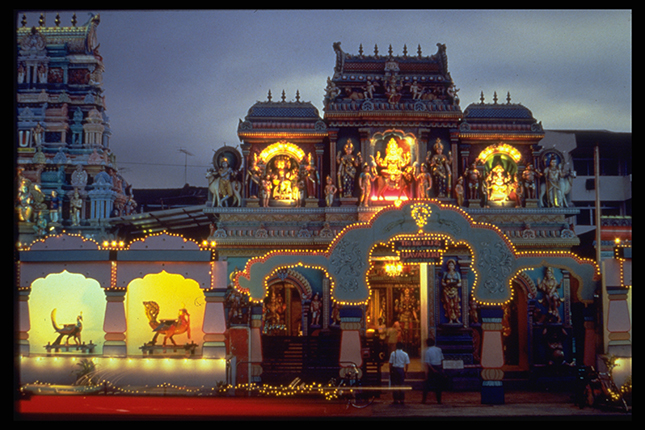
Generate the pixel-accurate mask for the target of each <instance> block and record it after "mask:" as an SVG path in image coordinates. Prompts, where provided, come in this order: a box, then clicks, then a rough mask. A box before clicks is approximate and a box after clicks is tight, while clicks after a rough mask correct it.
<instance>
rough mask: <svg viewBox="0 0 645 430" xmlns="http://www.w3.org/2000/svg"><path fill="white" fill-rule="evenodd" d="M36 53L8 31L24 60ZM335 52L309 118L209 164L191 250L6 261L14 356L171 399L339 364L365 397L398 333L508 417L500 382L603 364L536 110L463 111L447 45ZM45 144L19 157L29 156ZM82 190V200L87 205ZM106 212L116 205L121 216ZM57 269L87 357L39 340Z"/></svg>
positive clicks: (625, 264)
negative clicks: (16, 336) (112, 378)
mask: <svg viewBox="0 0 645 430" xmlns="http://www.w3.org/2000/svg"><path fill="white" fill-rule="evenodd" d="M40 33H41V31H36V32H35V33H34V31H31V32H29V31H27V30H25V29H20V30H19V34H20V35H22V38H21V39H19V40H27V39H29V38H34V37H35V36H34V34H40ZM23 44H25V45H26V43H24V42H23ZM32 45H33V43H32V44H31V45H30V46H32ZM21 46H22V45H21ZM333 52H334V54H335V56H336V64H335V67H334V70H333V71H330V72H331V74H330V77H329V78H328V80H327V83H326V88H325V89H324V111H323V113H322V114H321V113H320V112H319V111H318V109H317V108H316V107H315V106H314V105H313V104H312V103H310V102H305V101H301V100H300V96H299V94H296V96H295V100H287V97H286V95H285V94H284V93H282V95H281V97H279V99H278V100H274V98H275V95H273V94H272V93H271V92H269V93H268V96H267V100H266V101H260V102H257V103H255V104H254V105H252V106H250V107H249V109H248V112H247V113H246V116H245V117H244V118H243V119H240V121H239V124H238V128H237V132H238V136H239V139H240V142H241V145H240V150H238V149H237V148H234V147H229V146H224V147H222V148H220V149H218V150H217V151H215V153H214V155H213V159H212V167H211V168H210V169H208V171H207V172H205V177H206V178H205V181H206V182H207V184H208V189H209V198H208V201H207V202H205V204H204V205H203V207H201V208H199V212H201V215H202V216H206V217H207V218H208V219H209V220H210V230H209V231H208V232H205V234H204V236H202V237H199V238H182V237H178V236H176V235H171V234H167V233H161V234H155V235H151V236H148V237H144V238H138V239H136V240H133V241H131V242H128V240H127V239H126V238H121V240H123V242H119V238H117V240H116V241H106V242H101V241H96V240H92V239H91V238H81V237H76V236H69V235H68V234H63V235H57V236H48V237H44V238H42V239H41V240H39V241H37V242H35V243H34V244H32V245H31V246H30V247H25V248H23V249H22V250H21V252H20V253H19V256H20V258H19V260H20V261H19V263H18V267H19V276H18V278H19V286H18V290H19V292H20V302H19V310H20V351H21V352H22V354H23V356H24V357H35V356H40V355H44V356H46V357H50V356H52V355H56V354H58V355H63V356H67V357H75V356H76V355H78V354H84V355H85V356H96V357H97V358H104V357H113V358H115V359H118V360H124V361H123V363H124V364H123V366H124V368H126V366H130V365H132V364H127V365H126V364H125V360H128V362H131V361H132V359H135V360H143V358H142V357H147V358H148V359H149V358H150V357H165V358H170V359H171V360H175V361H177V363H179V361H180V360H183V361H184V363H186V360H187V359H188V362H189V363H188V364H184V365H182V366H179V365H178V366H177V367H173V368H172V370H167V369H166V370H163V369H162V368H161V367H158V368H157V371H156V372H155V371H153V370H145V371H143V370H141V369H143V367H141V368H138V367H137V370H136V371H135V370H132V374H133V376H132V379H133V380H137V378H140V377H141V375H145V377H146V378H147V380H148V381H160V382H163V381H168V380H172V381H173V383H177V384H184V385H191V383H196V382H193V380H194V379H196V380H198V381H201V383H204V382H206V383H207V384H211V385H215V384H216V381H226V382H229V383H234V384H235V383H242V382H244V383H245V382H259V383H266V384H268V383H278V382H281V383H288V382H289V381H290V380H292V379H293V378H294V377H295V376H298V377H303V378H305V379H307V378H308V379H311V380H312V381H313V380H315V378H316V377H320V376H321V375H324V376H325V377H328V376H330V375H331V376H333V375H334V374H338V371H339V369H340V370H342V369H343V368H345V367H347V366H348V365H350V364H356V365H357V366H358V367H360V368H361V369H363V372H364V377H365V380H366V381H369V383H370V384H377V385H380V384H381V378H382V375H381V365H382V363H383V362H384V361H385V362H386V361H387V358H386V357H387V354H388V351H389V350H388V348H389V347H391V345H389V344H388V340H387V338H388V334H389V333H395V336H394V338H395V339H397V338H398V340H399V341H401V342H403V343H404V344H405V348H406V350H407V351H408V352H409V353H410V355H411V356H412V357H413V358H419V357H420V356H421V351H422V346H423V345H424V342H425V340H426V339H427V338H429V337H432V338H434V339H436V340H437V342H438V344H439V345H440V346H441V347H442V348H443V350H444V355H445V356H446V359H447V360H448V362H447V364H448V363H449V365H450V366H452V367H454V369H452V370H451V371H452V372H454V373H453V376H454V377H455V380H458V381H461V382H460V383H461V384H462V386H463V387H468V388H472V387H473V386H475V387H477V388H478V389H481V391H482V401H483V402H486V403H503V402H504V384H505V382H504V381H505V380H509V379H513V380H517V379H521V380H525V381H528V380H529V379H530V380H535V378H543V380H545V381H546V380H552V378H555V379H558V380H560V381H566V380H568V378H571V377H572V371H573V370H572V369H575V366H576V364H585V365H596V360H597V358H596V357H597V354H599V353H602V352H606V351H599V346H598V345H599V343H598V341H597V339H598V336H602V334H601V333H603V323H602V321H600V320H598V318H597V315H598V312H599V311H600V309H601V308H602V307H603V303H599V302H598V294H597V293H598V291H600V289H601V288H602V282H601V276H600V268H599V266H598V264H597V263H596V262H595V261H592V260H588V259H584V258H580V257H578V256H577V255H575V254H574V253H572V252H571V248H572V247H574V246H576V245H577V244H578V243H579V240H578V238H577V236H576V234H575V232H574V230H573V229H572V217H575V215H576V213H577V211H576V209H575V207H573V206H572V205H571V202H570V200H569V197H568V195H569V191H570V187H571V178H572V176H573V175H574V172H571V171H568V170H563V166H565V165H566V164H567V161H569V160H567V159H566V157H567V155H566V154H565V153H561V152H558V151H557V150H556V149H554V148H549V149H545V148H542V147H541V146H540V141H541V140H542V139H543V138H544V130H543V128H542V125H541V123H540V122H539V121H538V120H537V119H535V118H534V117H533V114H532V113H531V111H530V110H529V109H528V108H526V107H524V106H522V105H521V104H516V103H513V102H512V100H511V97H510V94H507V95H506V97H505V99H504V100H499V99H498V97H497V94H494V95H493V97H492V99H491V101H490V102H487V101H486V100H485V98H484V95H483V94H482V97H481V99H480V100H479V101H477V102H474V103H472V104H469V105H468V106H466V107H465V108H462V106H461V103H460V100H459V97H458V89H457V88H456V85H455V83H454V82H453V80H452V78H451V76H450V73H449V72H448V60H447V53H446V46H445V45H442V44H437V50H436V52H435V53H433V54H431V55H424V54H423V53H422V50H421V47H419V48H418V50H417V52H416V53H408V52H407V48H404V50H403V53H402V54H401V55H395V54H394V53H393V52H392V49H391V48H390V49H389V51H388V52H387V53H379V52H378V48H375V50H374V53H373V54H365V53H364V52H363V49H362V47H361V48H359V52H358V53H357V54H349V53H346V52H344V51H343V49H341V44H340V43H335V44H334V45H333ZM21 53H22V51H21ZM85 56H86V57H87V59H88V60H89V59H91V58H95V59H96V58H97V57H96V56H95V55H94V54H86V55H85ZM20 58H23V57H20ZM84 58H85V57H84ZM19 63H20V62H19ZM52 63H53V62H52V61H50V62H49V67H53V65H52ZM94 64H96V65H97V66H96V67H97V68H98V65H99V64H100V63H94ZM36 69H37V68H34V69H33V70H36ZM22 85H25V84H24V83H23V84H22ZM87 85H89V86H90V87H91V84H89V83H88V84H87ZM19 88H21V87H20V84H19ZM92 88H93V87H92ZM38 94H40V93H39V92H34V94H33V97H36V96H38ZM22 97H24V96H22V95H20V98H22ZM85 98H87V97H85ZM25 103H26V102H25ZM69 104H70V103H68V105H69ZM98 107H100V106H98ZM79 109H80V111H81V112H83V109H82V107H80V106H79ZM31 110H32V112H33V111H35V107H32V108H31ZM97 110H98V109H97ZM26 111H27V108H21V109H20V110H19V112H20V115H22V116H24V115H25V112H26ZM99 112H100V110H99ZM88 114H89V112H88ZM79 118H80V117H79ZM21 124H27V123H26V122H20V123H19V128H20V127H21ZM29 124H32V123H29ZM33 124H34V126H35V125H36V124H37V121H36V122H34V123H33ZM27 128H28V127H27V126H26V125H25V129H27ZM29 130H31V129H29ZM34 142H35V141H34ZM92 145H94V146H92ZM92 145H89V146H90V147H91V148H89V147H88V148H85V146H88V145H86V144H85V143H84V141H82V143H81V145H80V146H81V147H80V148H78V150H77V152H78V155H77V157H76V158H74V160H80V159H81V158H82V155H81V154H87V156H88V157H90V156H91V155H92V153H94V151H95V149H106V147H102V146H100V144H92ZM97 145H98V146H97ZM42 146H43V148H40V147H39V146H38V145H35V144H31V146H28V148H31V149H30V150H31V151H32V152H33V153H34V156H35V155H36V154H38V153H43V154H46V153H47V152H42V151H43V150H44V149H47V145H42ZM61 146H64V145H61V144H59V145H58V146H57V147H56V151H58V148H59V147H61ZM39 148H40V149H39ZM90 150H91V151H90ZM83 151H84V152H83ZM49 152H53V151H51V150H50V151H49ZM71 152H72V151H71V149H70V153H71ZM74 154H76V152H74ZM79 164H81V163H79ZM31 165H32V164H30V166H31ZM45 165H47V164H46V163H45ZM89 165H90V164H86V166H89ZM62 166H64V167H65V169H68V168H69V167H72V166H71V165H69V163H68V164H62ZM92 166H94V165H92ZM96 166H97V169H98V166H101V167H109V163H107V164H106V163H99V164H97V165H96ZM74 169H76V167H74ZM65 173H67V170H65ZM32 176H33V174H32ZM32 181H33V182H38V181H37V178H36V177H35V176H34V177H33V180H32ZM41 183H42V181H41ZM62 188H63V190H65V191H66V192H69V191H72V188H71V187H66V186H63V187H62ZM66 188H69V189H68V190H67V189H66ZM73 189H74V190H76V188H73ZM86 190H89V191H87V194H88V197H89V198H90V199H91V198H92V197H91V195H90V193H91V192H92V191H93V190H94V188H86ZM110 192H112V193H113V194H112V195H113V196H114V199H113V200H111V201H112V202H116V201H118V198H121V196H122V194H119V192H118V191H117V190H114V189H110ZM123 196H125V194H123ZM133 217H134V215H133ZM113 225H114V224H113ZM61 251H64V252H65V254H64V256H62V255H63V254H62V253H61ZM621 255H622V254H621ZM630 255H631V254H630ZM617 261H618V263H616V264H618V265H620V267H621V268H620V271H621V273H625V274H627V273H629V275H628V276H627V275H625V276H623V277H618V278H616V279H615V281H616V282H618V283H620V284H621V285H613V284H612V287H611V288H612V289H614V290H615V291H616V294H615V295H614V296H613V298H614V300H616V301H612V302H611V303H612V307H613V309H618V308H620V309H621V312H619V314H620V315H622V316H621V318H622V319H621V318H619V320H620V323H617V324H616V325H615V326H614V327H617V328H616V333H614V334H612V337H611V339H606V342H609V343H611V342H614V344H615V345H617V346H618V348H619V349H620V350H621V351H622V352H621V353H623V354H625V351H626V349H625V348H627V347H628V349H629V350H630V351H631V347H630V345H631V325H630V322H629V321H630V319H629V316H627V319H626V320H625V316H624V314H623V313H622V309H623V305H627V307H628V308H630V307H631V305H630V301H629V300H631V299H629V298H628V296H629V295H628V294H627V293H626V291H627V290H629V289H630V287H631V256H630V257H629V258H624V257H620V258H618V259H617ZM63 270H65V271H67V272H70V273H76V274H79V276H81V277H82V278H84V279H85V280H86V281H87V282H86V283H87V284H88V286H87V288H88V290H91V291H93V293H92V294H91V297H92V302H91V303H89V302H84V301H83V300H78V301H75V302H74V303H75V305H76V308H78V309H77V310H72V309H70V310H69V311H70V312H82V313H83V315H84V318H85V319H84V326H83V327H84V328H83V332H84V333H85V332H89V331H91V330H93V331H94V333H95V337H94V340H93V343H94V346H92V347H91V348H89V347H83V348H80V349H79V348H76V349H74V347H73V344H72V347H70V348H68V349H67V350H66V349H65V348H64V347H62V346H60V345H59V344H56V345H52V344H51V343H50V342H48V343H47V344H44V342H43V341H42V340H44V339H46V338H48V337H52V341H53V340H54V338H55V336H54V335H55V333H54V332H52V330H51V324H50V322H49V312H52V310H51V309H50V308H56V307H57V305H56V304H55V303H53V302H48V301H47V300H44V299H43V298H42V295H43V294H45V293H44V290H46V289H47V288H48V287H47V286H46V284H47V282H45V281H46V280H47V278H48V277H49V276H52V274H54V275H55V274H59V273H61V272H62V271H63ZM53 277H55V276H53ZM166 278H170V281H169V282H170V283H172V284H173V286H167V285H166V284H165V283H164V282H166V281H164V279H166ZM92 280H94V281H96V282H93V281H92ZM52 281H53V280H52ZM56 288H62V290H63V291H65V287H58V286H57V287H56ZM612 291H613V290H612ZM34 293H36V294H34ZM100 293H103V295H102V294H100ZM54 301H55V300H54ZM58 306H62V305H60V304H59V305H58ZM97 310H98V312H97ZM177 310H178V311H179V313H178V315H176V319H175V320H174V323H173V324H175V325H174V327H181V330H179V329H178V330H177V332H176V335H177V337H176V338H174V339H173V336H174V333H170V334H169V332H162V334H164V333H165V334H164V336H166V338H167V339H164V340H163V345H161V339H162V338H161V337H159V338H158V339H159V340H157V335H156V334H155V333H156V332H157V331H159V330H158V327H159V321H158V319H157V318H161V317H160V316H159V315H161V314H163V313H164V312H165V313H166V314H168V312H170V313H173V312H177ZM36 312H46V313H47V315H40V314H38V315H36ZM88 314H93V315H94V316H93V317H94V320H93V322H91V323H90V322H89V321H88V318H87V317H86V315H88ZM173 318H175V316H173ZM51 319H52V321H53V319H54V314H53V313H52V315H51ZM44 320H45V321H44ZM43 321H44V322H43ZM153 326H154V327H153ZM38 330H40V331H41V332H38ZM45 332H46V334H43V333H45ZM153 335H154V337H153ZM84 336H85V335H84ZM150 338H151V339H150ZM36 339H38V341H36ZM68 339H69V337H68ZM166 340H168V341H169V342H172V343H173V344H174V342H175V340H176V341H177V344H178V345H179V346H178V347H177V346H170V343H167V342H166ZM73 341H74V338H73V337H72V342H73ZM38 342H40V343H38ZM184 342H185V344H184V345H182V343H184ZM79 351H81V352H79ZM66 354H67V355H66ZM74 354H76V355H74ZM186 357H187V358H186ZM199 359H201V360H199ZM25 360H29V358H25ZM197 361H201V362H206V363H210V364H208V365H206V366H204V367H200V365H199V364H196V362H197ZM132 366H137V365H132ZM141 366H143V365H141ZM289 366H291V367H289ZM25 369H26V370H25V373H24V378H26V379H28V378H29V377H30V376H32V375H33V374H35V373H37V370H36V365H35V364H33V363H31V362H29V363H27V364H25ZM133 369H134V367H133ZM134 374H136V376H134ZM191 378H193V379H191ZM200 378H201V379H200ZM312 378H313V379H312ZM137 381H138V380H137ZM26 382H30V381H26ZM317 382H326V381H317ZM138 383H139V384H142V382H141V381H138Z"/></svg>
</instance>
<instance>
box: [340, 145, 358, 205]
mask: <svg viewBox="0 0 645 430" xmlns="http://www.w3.org/2000/svg"><path fill="white" fill-rule="evenodd" d="M343 149H344V151H345V153H344V154H342V153H341V152H340V151H339V152H338V154H337V156H336V163H337V164H338V186H339V188H340V195H341V197H353V196H354V181H355V180H356V171H357V168H358V166H360V165H361V164H362V162H363V159H362V156H361V153H360V152H359V153H358V154H356V155H354V144H353V143H352V141H351V139H347V143H345V147H344V148H343Z"/></svg>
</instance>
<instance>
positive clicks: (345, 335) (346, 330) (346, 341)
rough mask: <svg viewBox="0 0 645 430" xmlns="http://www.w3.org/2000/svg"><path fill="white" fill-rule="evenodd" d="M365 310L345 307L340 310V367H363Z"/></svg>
mask: <svg viewBox="0 0 645 430" xmlns="http://www.w3.org/2000/svg"><path fill="white" fill-rule="evenodd" d="M362 320H363V310H362V309H361V308H360V307H358V306H344V307H342V308H341V309H340V329H341V335H340V336H341V337H340V358H339V364H340V367H341V368H342V367H347V366H349V365H351V364H352V363H353V364H356V366H358V367H361V366H362V365H363V356H362V354H361V336H360V329H361V321H362Z"/></svg>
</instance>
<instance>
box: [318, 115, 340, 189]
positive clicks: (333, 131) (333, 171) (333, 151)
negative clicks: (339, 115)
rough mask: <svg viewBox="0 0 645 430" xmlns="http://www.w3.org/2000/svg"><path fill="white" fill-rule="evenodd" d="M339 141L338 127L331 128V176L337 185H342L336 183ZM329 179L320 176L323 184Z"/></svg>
mask: <svg viewBox="0 0 645 430" xmlns="http://www.w3.org/2000/svg"><path fill="white" fill-rule="evenodd" d="M337 141H338V129H331V128H330V129H329V176H331V180H332V182H333V183H334V185H336V186H337V187H339V186H340V184H337V183H336V172H337V169H338V166H337V165H336V152H337V150H336V143H337ZM326 180H327V178H326V177H324V178H322V177H321V178H320V182H322V183H323V184H324V183H325V181H326ZM321 197H322V198H323V199H324V198H325V196H324V195H321Z"/></svg>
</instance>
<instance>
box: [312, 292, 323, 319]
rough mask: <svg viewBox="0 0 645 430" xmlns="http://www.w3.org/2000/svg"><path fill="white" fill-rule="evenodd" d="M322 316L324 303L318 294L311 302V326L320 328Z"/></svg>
mask: <svg viewBox="0 0 645 430" xmlns="http://www.w3.org/2000/svg"><path fill="white" fill-rule="evenodd" d="M321 315H322V301H321V300H320V296H319V295H318V293H316V294H315V295H314V298H313V299H312V300H311V325H312V326H320V316H321Z"/></svg>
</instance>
